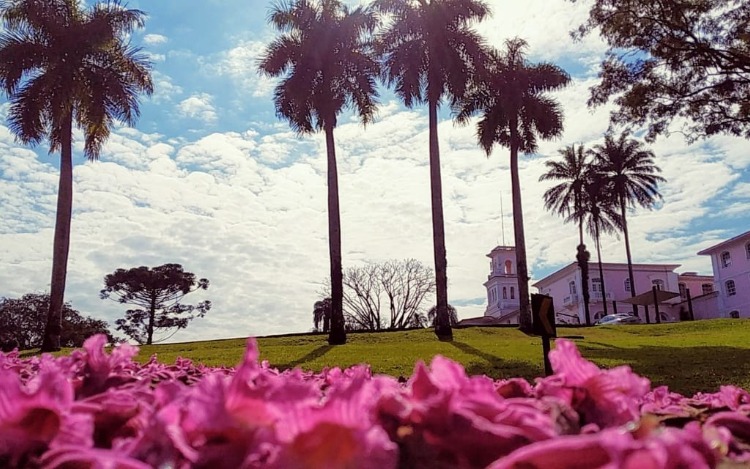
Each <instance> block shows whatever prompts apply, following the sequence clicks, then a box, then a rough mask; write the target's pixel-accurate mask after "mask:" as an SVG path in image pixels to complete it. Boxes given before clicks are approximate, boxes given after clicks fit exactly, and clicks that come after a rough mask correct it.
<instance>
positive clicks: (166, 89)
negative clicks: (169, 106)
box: [151, 70, 182, 104]
mask: <svg viewBox="0 0 750 469" xmlns="http://www.w3.org/2000/svg"><path fill="white" fill-rule="evenodd" d="M151 78H152V80H153V82H154V93H153V94H152V95H151V100H152V101H153V102H155V103H159V104H160V103H166V102H171V101H173V100H174V99H175V98H176V97H177V96H179V95H181V94H182V87H181V86H179V85H176V84H175V83H174V80H173V79H172V77H170V76H169V75H166V74H164V73H162V72H159V71H158V70H154V71H153V72H152V74H151Z"/></svg>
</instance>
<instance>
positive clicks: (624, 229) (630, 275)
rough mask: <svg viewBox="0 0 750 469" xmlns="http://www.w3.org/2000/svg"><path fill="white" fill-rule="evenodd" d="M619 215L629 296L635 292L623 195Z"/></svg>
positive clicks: (634, 306)
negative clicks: (628, 280) (626, 265)
mask: <svg viewBox="0 0 750 469" xmlns="http://www.w3.org/2000/svg"><path fill="white" fill-rule="evenodd" d="M620 215H621V216H622V234H623V236H624V237H625V254H626V255H627V257H628V278H629V279H630V297H631V298H633V297H634V296H635V295H636V293H635V278H634V277H633V258H632V257H631V256H630V237H629V236H628V220H627V219H626V218H625V197H624V196H621V197H620ZM633 314H635V315H636V316H637V315H638V306H637V305H633Z"/></svg>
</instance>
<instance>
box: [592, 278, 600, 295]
mask: <svg viewBox="0 0 750 469" xmlns="http://www.w3.org/2000/svg"><path fill="white" fill-rule="evenodd" d="M591 291H593V292H597V293H601V292H602V279H600V278H592V279H591Z"/></svg>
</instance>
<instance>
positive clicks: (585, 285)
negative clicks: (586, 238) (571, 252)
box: [576, 204, 591, 326]
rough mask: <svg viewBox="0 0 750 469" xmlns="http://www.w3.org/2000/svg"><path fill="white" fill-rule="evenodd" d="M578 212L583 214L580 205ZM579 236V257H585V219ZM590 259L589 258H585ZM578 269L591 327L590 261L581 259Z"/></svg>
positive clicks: (584, 309)
mask: <svg viewBox="0 0 750 469" xmlns="http://www.w3.org/2000/svg"><path fill="white" fill-rule="evenodd" d="M576 212H577V213H581V209H580V206H579V204H576ZM578 236H579V241H580V243H579V244H578V246H579V248H578V255H577V256H576V258H578V256H583V255H584V251H585V246H584V244H583V218H581V219H580V220H579V221H578ZM585 257H588V256H585ZM578 268H579V269H580V270H581V294H582V295H583V315H584V318H585V319H586V325H587V326H590V325H591V313H590V311H589V302H590V301H591V295H590V294H589V262H588V259H584V258H581V259H579V261H578Z"/></svg>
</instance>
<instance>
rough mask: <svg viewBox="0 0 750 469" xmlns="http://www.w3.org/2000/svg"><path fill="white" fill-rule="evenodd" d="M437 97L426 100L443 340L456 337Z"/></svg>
mask: <svg viewBox="0 0 750 469" xmlns="http://www.w3.org/2000/svg"><path fill="white" fill-rule="evenodd" d="M428 93H429V91H428ZM437 104H438V103H437V99H435V98H432V97H431V98H429V99H428V103H427V108H428V113H429V126H430V189H431V195H432V197H431V200H432V241H433V251H434V255H435V283H436V285H435V292H436V296H437V313H436V314H437V316H436V317H437V319H436V321H435V335H436V336H437V337H438V339H440V340H444V341H451V340H453V330H452V329H451V325H450V320H449V318H448V272H447V270H448V260H447V258H446V252H445V222H444V220H443V185H442V180H441V178H440V148H439V145H438V129H437V125H438V119H437Z"/></svg>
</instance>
